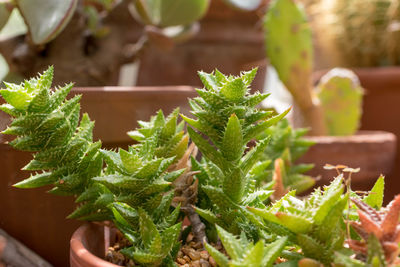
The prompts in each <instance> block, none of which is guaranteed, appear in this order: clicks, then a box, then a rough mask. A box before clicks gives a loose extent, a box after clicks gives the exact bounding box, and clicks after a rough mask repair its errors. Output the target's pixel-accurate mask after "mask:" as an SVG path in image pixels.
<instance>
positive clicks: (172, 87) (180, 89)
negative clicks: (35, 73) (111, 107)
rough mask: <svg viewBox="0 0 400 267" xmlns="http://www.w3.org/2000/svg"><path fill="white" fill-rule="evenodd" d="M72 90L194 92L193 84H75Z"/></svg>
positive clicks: (144, 92)
mask: <svg viewBox="0 0 400 267" xmlns="http://www.w3.org/2000/svg"><path fill="white" fill-rule="evenodd" d="M72 91H73V92H78V93H79V92H85V93H87V92H89V93H98V92H107V93H108V92H110V93H120V92H135V93H142V94H146V93H147V94H148V93H150V94H155V93H159V92H164V93H176V92H182V93H184V92H194V88H193V86H190V85H169V86H93V87H92V86H83V87H79V86H76V87H74V88H72Z"/></svg>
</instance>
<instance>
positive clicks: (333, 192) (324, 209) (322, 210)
mask: <svg viewBox="0 0 400 267" xmlns="http://www.w3.org/2000/svg"><path fill="white" fill-rule="evenodd" d="M342 183H343V175H340V176H338V177H337V178H335V180H334V181H333V182H332V183H331V184H330V185H329V186H328V187H327V188H326V189H325V192H324V194H323V196H322V199H321V200H320V203H319V206H318V208H317V210H316V211H315V213H314V217H313V221H314V222H315V224H317V225H320V224H321V223H322V222H323V221H324V219H325V217H326V215H327V214H328V213H329V212H330V211H331V209H332V208H333V207H334V205H335V204H336V202H337V201H338V200H339V198H340V196H341V195H342V193H343V184H342Z"/></svg>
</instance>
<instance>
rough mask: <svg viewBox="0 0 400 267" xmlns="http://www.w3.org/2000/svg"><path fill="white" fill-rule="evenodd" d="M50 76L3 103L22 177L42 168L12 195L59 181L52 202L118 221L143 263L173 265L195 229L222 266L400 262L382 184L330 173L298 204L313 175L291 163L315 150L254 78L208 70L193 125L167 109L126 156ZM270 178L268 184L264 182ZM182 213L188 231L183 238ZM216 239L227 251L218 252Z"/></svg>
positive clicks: (129, 248) (397, 204)
mask: <svg viewBox="0 0 400 267" xmlns="http://www.w3.org/2000/svg"><path fill="white" fill-rule="evenodd" d="M52 74H53V69H52V68H49V69H48V70H47V71H45V72H44V73H43V74H41V75H39V77H38V78H35V79H31V80H29V81H26V82H24V83H23V84H20V85H15V84H6V86H7V88H6V89H2V90H0V94H1V95H2V96H3V98H4V99H5V100H6V102H7V103H6V104H3V105H1V106H0V109H1V110H3V111H5V112H7V113H8V114H10V115H11V116H12V117H13V120H12V122H11V124H10V126H9V127H8V128H7V129H6V130H5V131H4V133H6V134H13V135H16V136H17V137H16V139H15V140H13V141H12V142H11V144H12V145H13V146H14V147H15V148H17V149H21V150H26V151H30V152H33V153H35V154H34V159H33V160H32V161H31V162H30V163H29V164H28V165H27V166H26V167H25V169H30V170H32V169H33V170H38V171H43V173H39V174H35V175H33V176H32V177H31V178H29V179H27V180H24V181H21V182H20V183H18V184H17V185H16V186H18V187H22V188H29V187H39V186H43V185H50V184H53V186H54V187H53V189H52V190H51V191H50V192H52V193H57V194H63V195H75V196H78V197H77V199H76V202H78V203H80V206H79V207H78V208H77V209H76V210H75V211H74V212H73V213H72V214H71V215H70V217H72V218H79V219H84V220H95V221H104V220H107V221H110V222H112V224H109V225H111V226H112V227H116V228H117V229H118V230H119V231H120V232H121V233H122V235H123V236H124V238H125V239H124V242H123V243H121V244H123V245H122V247H120V248H119V249H120V250H119V253H122V254H123V255H125V257H126V259H130V260H131V261H133V263H134V264H135V265H140V266H176V265H175V264H176V263H175V258H176V256H177V255H178V252H179V250H180V249H181V248H180V242H179V241H178V239H179V238H181V239H182V240H185V239H186V237H185V233H186V232H187V231H188V230H191V231H192V232H193V234H194V235H196V238H197V240H196V241H197V243H196V244H200V246H201V245H202V243H203V244H204V245H205V247H206V249H207V250H208V251H209V254H210V255H211V258H212V259H214V260H215V262H216V263H217V264H219V265H220V266H274V265H276V266H277V267H291V266H299V267H309V266H319V267H321V266H335V267H339V266H346V267H347V266H349V267H350V266H351V267H357V266H360V267H361V266H393V264H397V263H398V261H399V257H398V254H399V249H398V244H397V243H398V241H399V240H400V234H399V230H398V229H399V228H400V227H399V222H398V218H399V214H400V196H398V197H396V198H395V199H394V200H393V202H392V203H391V204H389V205H388V206H387V207H386V208H382V202H383V190H384V178H383V177H380V178H379V179H378V180H377V182H376V184H375V185H374V187H373V188H372V189H371V191H370V192H369V193H367V194H365V195H364V196H363V197H361V196H359V195H357V193H358V192H353V191H352V190H351V182H350V181H351V180H350V179H351V175H349V176H348V177H346V178H345V177H344V174H343V173H344V172H350V174H351V173H352V172H354V171H355V170H353V169H351V168H344V169H340V168H342V167H343V166H340V167H338V166H336V167H335V166H328V167H329V168H336V169H337V170H339V175H338V177H337V178H336V179H335V180H334V181H333V182H332V183H331V184H330V185H329V186H326V187H325V188H324V189H320V188H318V189H316V190H315V191H314V192H313V193H312V194H311V195H310V196H308V197H304V198H301V199H299V198H296V196H295V194H296V191H295V190H291V189H294V188H296V189H299V190H302V189H303V188H305V185H308V184H309V183H310V180H309V178H307V177H306V176H303V175H302V174H301V173H302V171H303V170H305V169H307V168H309V166H302V165H295V164H293V160H295V159H296V158H297V157H299V156H300V155H301V154H302V153H304V151H305V150H306V149H307V148H308V147H309V145H310V142H307V141H304V140H302V139H301V136H302V135H303V134H304V133H305V132H306V131H305V130H293V129H292V128H291V127H290V126H289V125H288V123H287V121H282V118H283V117H284V116H285V115H286V113H287V112H288V111H286V112H284V113H282V114H279V115H276V116H273V112H270V111H265V110H259V109H257V108H256V105H257V104H258V103H259V102H260V101H262V100H263V99H265V98H266V97H267V95H265V94H259V93H256V94H250V93H249V90H250V88H249V86H250V83H251V81H252V80H253V78H254V76H255V75H256V70H252V71H248V72H243V73H242V74H241V75H240V76H239V77H234V76H225V75H223V74H222V73H220V72H219V71H215V72H213V73H210V74H207V73H203V72H201V73H200V77H201V79H202V81H203V83H204V85H205V88H203V89H197V92H198V94H199V97H196V98H194V99H192V100H190V105H191V107H192V114H193V115H194V116H195V118H189V117H186V116H184V115H181V116H182V118H183V122H182V121H181V122H179V110H178V109H177V110H175V111H173V112H172V113H171V114H170V115H168V116H164V114H163V112H162V111H159V112H158V113H157V114H156V115H155V116H153V117H152V118H150V120H149V121H140V122H139V125H140V127H139V128H138V129H136V130H135V131H131V132H129V135H130V136H131V137H132V138H133V139H134V140H135V141H137V143H136V144H134V145H132V146H130V147H129V148H128V149H127V150H125V149H119V150H104V149H101V148H100V146H101V143H100V141H99V142H95V143H93V141H92V129H93V125H94V123H93V122H91V121H90V120H89V117H88V116H87V115H85V114H84V115H83V116H82V118H81V120H79V117H80V115H79V111H80V108H79V99H80V96H75V97H73V98H71V99H69V100H66V97H67V94H68V92H69V91H70V89H71V87H72V85H66V86H65V87H61V88H56V89H54V90H52V89H50V86H51V80H52ZM185 122H187V123H188V124H189V127H188V128H187V132H188V134H186V131H185ZM189 137H190V138H191V140H192V142H191V143H190V142H189V141H190V140H189ZM197 148H198V149H199V151H200V152H201V154H199V155H197ZM103 161H104V162H103ZM340 170H341V172H342V173H340ZM262 173H263V175H264V177H265V175H266V173H270V174H269V175H270V176H272V177H271V181H270V182H268V183H258V184H257V179H259V178H260V177H261V176H262ZM258 181H260V180H258ZM345 185H346V187H345ZM289 190H291V191H289ZM345 190H346V191H345ZM350 199H351V200H350ZM351 201H352V202H353V203H354V204H351ZM181 211H183V212H184V214H183V213H182V212H181ZM199 215H200V216H201V218H200V217H199ZM184 216H187V217H188V218H189V219H190V222H191V227H186V228H184V230H183V229H182V228H181V221H182V219H183V217H184ZM206 233H207V236H206ZM237 236H240V238H237ZM206 237H208V238H209V240H210V242H209V241H207V240H206ZM218 238H219V240H220V241H221V242H222V245H223V248H222V249H221V250H218V249H216V248H215V247H214V246H213V245H211V244H212V242H214V241H215V242H217V243H218V242H219V240H218ZM345 242H346V244H347V245H344V244H345ZM186 245H188V244H186ZM186 245H185V246H186ZM182 250H183V248H182ZM225 252H226V254H227V255H226V254H225Z"/></svg>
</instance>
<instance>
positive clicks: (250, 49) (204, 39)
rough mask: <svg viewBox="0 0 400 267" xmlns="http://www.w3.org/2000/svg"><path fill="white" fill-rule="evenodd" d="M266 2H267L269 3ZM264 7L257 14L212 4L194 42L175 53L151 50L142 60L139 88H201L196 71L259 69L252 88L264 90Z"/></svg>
mask: <svg viewBox="0 0 400 267" xmlns="http://www.w3.org/2000/svg"><path fill="white" fill-rule="evenodd" d="M266 2H267V1H265V3H266ZM263 14H264V12H263V7H261V8H260V9H259V10H257V11H254V12H243V11H238V10H235V9H232V8H231V7H228V6H227V5H226V4H224V3H223V2H222V0H212V1H211V5H210V8H209V10H208V13H207V15H206V16H205V17H204V18H203V19H202V20H201V21H200V24H201V29H200V31H199V33H197V34H196V35H195V36H194V37H193V38H192V39H190V40H189V41H187V42H184V43H180V44H177V45H176V47H175V48H174V49H173V50H172V51H160V50H157V49H149V50H147V51H145V53H144V54H143V55H142V57H141V59H140V68H139V76H138V80H137V84H138V85H146V86H153V85H160V84H162V85H177V84H188V85H192V86H202V84H201V82H200V79H199V78H198V76H197V71H199V70H203V71H206V72H211V71H212V70H214V69H215V68H217V69H219V70H220V71H222V72H223V73H226V74H235V75H238V74H239V73H240V71H242V70H248V69H250V68H252V67H255V66H259V71H258V74H257V77H256V79H255V81H254V83H253V85H252V88H253V89H254V90H260V91H262V89H263V88H264V80H265V72H266V67H265V66H266V60H265V47H264V33H263V30H262V18H263Z"/></svg>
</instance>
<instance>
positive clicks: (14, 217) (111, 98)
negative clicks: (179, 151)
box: [0, 86, 195, 267]
mask: <svg viewBox="0 0 400 267" xmlns="http://www.w3.org/2000/svg"><path fill="white" fill-rule="evenodd" d="M72 94H82V95H83V96H82V101H81V106H82V110H83V111H84V112H88V113H89V115H90V117H91V119H92V120H95V121H96V126H95V130H94V138H95V139H98V138H99V139H101V140H102V141H103V147H107V148H111V147H117V146H118V147H119V146H127V145H129V144H131V143H132V140H131V139H130V138H129V137H128V136H127V135H126V132H127V131H129V130H133V129H134V128H135V127H136V126H137V124H136V121H137V120H148V119H149V118H150V116H151V115H154V114H155V112H156V111H157V110H159V109H163V111H164V113H165V114H168V113H169V112H170V111H172V110H173V109H174V108H175V107H177V106H181V111H182V112H184V113H186V114H187V113H188V110H189V107H188V104H187V98H188V97H193V96H194V95H195V92H194V90H193V89H192V88H191V87H187V86H181V87H150V88H147V87H129V88H127V87H99V88H75V89H73V91H72ZM8 123H9V118H8V117H7V116H6V114H5V113H3V112H1V113H0V127H1V129H0V130H3V129H4V128H5V127H6V125H7V124H8ZM5 141H6V140H5V137H4V136H0V158H1V160H0V170H1V177H0V203H1V205H0V206H1V210H2V211H6V212H0V228H3V229H4V230H5V231H6V232H8V233H9V234H10V235H11V236H13V237H15V238H16V239H18V240H20V241H22V242H23V243H24V244H25V245H27V246H28V247H29V248H30V249H32V250H33V251H35V252H36V253H37V254H39V255H40V256H41V257H43V258H44V259H46V260H47V261H49V262H50V263H52V264H53V265H54V266H60V267H62V266H68V240H69V239H70V237H71V234H72V233H73V231H74V230H75V229H76V228H77V226H78V225H79V224H78V222H77V221H74V220H67V219H65V217H66V216H67V215H68V214H69V213H71V212H72V211H73V209H74V202H73V199H72V198H69V197H59V196H54V195H51V194H47V193H46V192H45V191H47V190H49V187H47V188H40V189H29V190H26V189H17V188H13V187H11V185H12V184H15V183H16V182H18V181H20V180H22V179H23V178H27V177H29V173H28V172H26V171H20V169H21V168H22V167H23V166H25V165H26V164H27V163H28V162H29V160H30V159H31V158H32V157H31V154H30V153H24V152H20V151H15V150H14V149H13V148H12V147H10V146H9V145H7V144H5Z"/></svg>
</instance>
